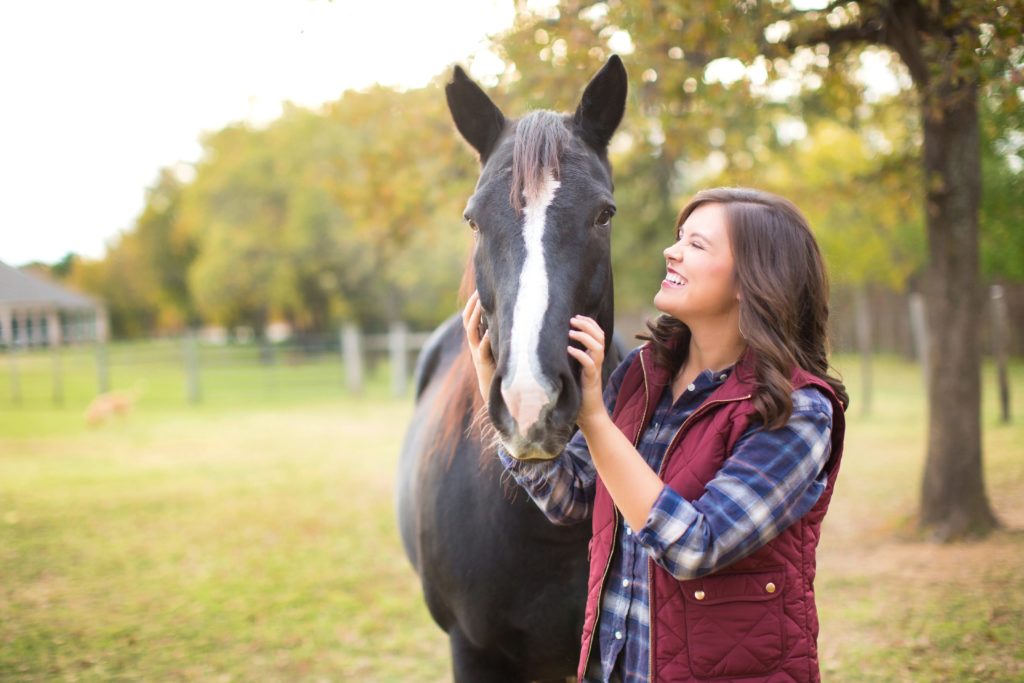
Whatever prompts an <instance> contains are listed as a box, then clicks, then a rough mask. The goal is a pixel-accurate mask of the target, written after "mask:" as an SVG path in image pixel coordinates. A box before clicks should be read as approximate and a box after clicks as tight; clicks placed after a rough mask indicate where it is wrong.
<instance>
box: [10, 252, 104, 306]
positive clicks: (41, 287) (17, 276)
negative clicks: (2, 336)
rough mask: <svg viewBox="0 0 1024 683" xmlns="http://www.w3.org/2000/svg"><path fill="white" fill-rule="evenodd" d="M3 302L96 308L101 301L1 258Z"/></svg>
mask: <svg viewBox="0 0 1024 683" xmlns="http://www.w3.org/2000/svg"><path fill="white" fill-rule="evenodd" d="M0 306H2V307H5V308H22V307H28V306H32V307H54V306H55V307H57V308H60V309H83V308H88V309H96V308H99V306H100V304H99V303H98V302H97V301H95V300H94V299H92V298H90V297H87V296H85V295H83V294H79V293H78V292H72V291H71V290H69V289H65V288H64V287H61V286H60V285H58V284H56V283H54V282H50V281H49V280H46V279H44V278H42V277H40V276H38V275H35V274H33V273H29V272H26V271H24V270H20V269H18V268H15V267H13V266H9V265H7V264H6V263H3V262H2V261H0Z"/></svg>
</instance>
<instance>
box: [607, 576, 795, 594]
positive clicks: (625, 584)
mask: <svg viewBox="0 0 1024 683" xmlns="http://www.w3.org/2000/svg"><path fill="white" fill-rule="evenodd" d="M622 587H623V588H629V579H623V580H622ZM774 590H775V586H772V589H771V590H770V591H768V592H769V593H771V592H772V591H774Z"/></svg>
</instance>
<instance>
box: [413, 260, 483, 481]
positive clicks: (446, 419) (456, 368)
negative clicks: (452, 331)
mask: <svg viewBox="0 0 1024 683" xmlns="http://www.w3.org/2000/svg"><path fill="white" fill-rule="evenodd" d="M474 289H476V273H475V271H474V269H473V256H472V254H471V255H470V257H469V260H468V263H467V264H466V269H465V271H463V273H462V281H461V282H460V283H459V305H460V306H464V305H465V303H466V301H468V300H469V296H470V294H472V293H473V290H474ZM477 386H478V385H477V379H476V368H474V367H473V357H472V356H471V355H470V353H469V345H468V344H467V343H466V337H465V335H463V336H462V337H461V338H460V340H459V351H458V354H456V356H455V359H454V360H453V361H452V364H451V366H450V367H449V368H448V371H447V372H445V373H444V375H443V377H442V379H441V384H440V386H439V387H438V389H437V394H436V395H435V396H434V398H433V400H432V403H431V408H430V417H431V419H432V420H434V421H436V423H437V430H438V431H437V436H436V438H435V439H434V441H433V443H431V444H430V445H429V446H427V452H426V459H427V460H428V461H429V460H430V459H431V458H432V457H434V456H436V455H438V454H441V453H444V454H446V455H447V456H448V458H447V460H448V463H449V464H450V463H451V459H452V458H453V457H454V456H455V448H456V446H457V445H458V443H459V441H460V440H461V439H462V438H463V437H464V436H470V435H471V434H473V433H474V432H476V436H477V437H478V438H479V439H480V442H481V443H482V444H484V446H485V450H486V445H487V443H489V442H490V441H491V439H489V438H486V437H487V436H490V435H492V434H491V433H493V431H494V428H493V427H492V426H491V423H490V419H489V418H488V417H487V406H486V405H485V404H484V399H483V397H482V396H481V395H480V390H479V389H478V388H477ZM466 415H472V416H473V417H472V420H471V421H470V423H469V425H466Z"/></svg>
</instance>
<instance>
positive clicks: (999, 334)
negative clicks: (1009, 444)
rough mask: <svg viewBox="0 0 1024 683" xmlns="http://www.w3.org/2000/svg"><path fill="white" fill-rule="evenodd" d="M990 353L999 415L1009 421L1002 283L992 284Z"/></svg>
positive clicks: (1005, 330)
mask: <svg viewBox="0 0 1024 683" xmlns="http://www.w3.org/2000/svg"><path fill="white" fill-rule="evenodd" d="M990 291H991V298H992V355H993V356H995V361H996V375H997V377H998V380H999V416H1000V420H1001V421H1002V422H1003V423H1009V422H1010V377H1009V375H1008V374H1007V370H1006V363H1007V356H1008V355H1009V353H1008V348H1007V347H1008V346H1009V339H1008V334H1007V332H1008V330H1009V325H1008V324H1007V321H1006V320H1007V317H1008V316H1007V312H1006V297H1005V296H1004V294H1003V286H1002V285H992V289H991V290H990Z"/></svg>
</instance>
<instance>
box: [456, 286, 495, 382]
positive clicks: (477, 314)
mask: <svg viewBox="0 0 1024 683" xmlns="http://www.w3.org/2000/svg"><path fill="white" fill-rule="evenodd" d="M483 314H484V308H483V306H481V305H480V292H478V291H475V290H474V291H473V293H472V294H471V295H470V297H469V301H467V302H466V307H465V308H464V309H463V310H462V327H463V328H464V329H465V330H466V341H467V342H468V343H469V353H470V354H471V355H472V357H473V367H475V368H476V380H477V383H478V384H479V385H480V395H481V396H483V397H484V401H486V400H487V394H488V393H489V392H490V390H491V382H493V381H494V356H493V355H492V354H491V331H490V330H486V331H485V332H484V334H483V336H482V337H481V336H480V319H481V318H482V316H483Z"/></svg>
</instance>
